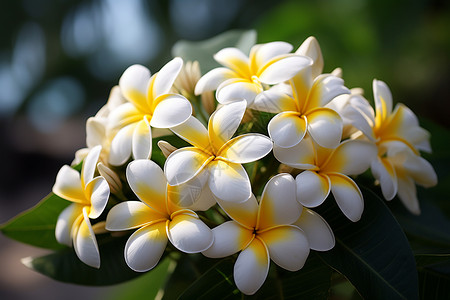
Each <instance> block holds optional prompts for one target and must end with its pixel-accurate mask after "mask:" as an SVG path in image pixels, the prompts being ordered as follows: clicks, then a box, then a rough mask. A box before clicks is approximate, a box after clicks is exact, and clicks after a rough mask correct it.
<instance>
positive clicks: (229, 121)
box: [164, 100, 272, 202]
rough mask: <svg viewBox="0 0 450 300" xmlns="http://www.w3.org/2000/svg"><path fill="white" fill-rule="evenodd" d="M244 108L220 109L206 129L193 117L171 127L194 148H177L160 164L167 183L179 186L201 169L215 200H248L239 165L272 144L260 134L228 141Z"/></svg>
mask: <svg viewBox="0 0 450 300" xmlns="http://www.w3.org/2000/svg"><path fill="white" fill-rule="evenodd" d="M245 109H246V102H245V101H244V100H242V101H239V102H235V103H231V104H228V105H226V106H223V107H222V108H220V109H218V110H217V111H215V112H214V113H213V114H212V115H211V117H210V119H209V123H208V129H206V128H204V126H203V125H202V124H201V123H200V122H199V121H198V120H196V119H195V118H194V117H191V118H190V119H188V120H187V121H186V122H185V123H183V124H181V125H179V126H176V127H173V128H171V130H172V131H173V132H174V133H175V134H177V135H178V136H180V137H181V138H183V139H184V140H186V141H187V142H189V143H190V144H192V145H193V146H194V147H186V148H181V149H178V150H176V151H174V152H172V153H171V154H170V155H169V157H168V158H167V160H166V163H165V165H164V172H165V174H166V176H167V180H168V182H169V184H170V185H175V186H176V185H180V184H183V183H185V182H187V181H189V180H191V179H192V178H194V177H195V176H197V175H198V174H199V173H200V172H201V171H202V170H203V169H205V171H207V172H208V176H209V179H208V187H209V188H210V189H211V191H212V193H213V194H214V195H215V196H216V197H217V198H220V199H222V200H225V201H236V202H243V201H245V200H246V199H248V198H249V197H250V195H251V187H250V181H249V178H248V175H247V173H246V171H245V169H244V168H243V167H242V166H241V163H247V162H252V161H255V160H258V159H260V158H262V157H264V156H265V155H267V154H268V153H269V152H270V151H271V150H272V141H271V140H270V139H269V138H268V137H266V136H264V135H261V134H246V135H242V136H237V137H235V138H232V139H231V137H232V136H233V135H234V133H235V132H236V130H237V128H238V126H239V124H240V122H241V119H242V117H243V115H244V112H245ZM230 190H233V193H230V192H229V191H230Z"/></svg>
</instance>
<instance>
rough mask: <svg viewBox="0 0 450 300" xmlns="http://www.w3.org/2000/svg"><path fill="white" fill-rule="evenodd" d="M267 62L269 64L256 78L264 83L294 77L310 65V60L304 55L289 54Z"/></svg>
mask: <svg viewBox="0 0 450 300" xmlns="http://www.w3.org/2000/svg"><path fill="white" fill-rule="evenodd" d="M269 63H270V65H269V66H268V67H266V68H265V69H264V71H263V72H262V73H261V74H260V75H259V76H258V78H259V80H260V81H261V82H264V83H266V84H277V83H280V82H283V81H286V80H289V79H291V78H292V77H294V75H295V74H297V73H298V72H300V71H301V70H302V69H304V68H307V67H308V66H310V65H311V64H312V60H311V59H310V58H309V57H306V56H300V55H293V54H291V55H286V56H285V57H283V58H281V59H276V60H274V61H271V62H269Z"/></svg>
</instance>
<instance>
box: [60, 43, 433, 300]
mask: <svg viewBox="0 0 450 300" xmlns="http://www.w3.org/2000/svg"><path fill="white" fill-rule="evenodd" d="M292 50H293V47H292V45H290V44H288V43H285V42H271V43H267V44H258V45H254V46H253V47H252V49H251V51H250V54H249V56H247V55H246V54H245V53H243V52H242V51H241V50H239V49H237V48H225V49H222V50H220V51H219V52H217V53H216V54H215V55H214V59H215V60H216V61H217V62H218V63H219V64H221V65H222V67H219V68H215V69H212V70H210V71H209V72H207V73H206V74H204V75H203V76H200V71H199V66H198V63H196V62H194V63H192V62H187V63H186V65H185V66H183V64H184V63H183V60H182V59H181V58H179V57H177V58H174V59H173V60H172V61H170V62H168V63H167V64H166V65H165V66H164V67H163V68H162V69H161V70H160V71H159V72H158V73H156V74H154V75H151V73H150V71H149V70H148V69H147V68H146V67H144V66H141V65H133V66H131V67H129V68H128V69H127V70H125V72H124V73H123V75H122V76H121V78H120V80H119V85H118V86H116V87H114V88H113V89H112V91H111V94H110V97H109V100H108V102H107V103H106V105H105V106H104V107H103V108H101V109H100V111H99V112H98V113H97V115H95V116H94V117H91V118H89V119H88V121H87V125H86V132H87V140H86V144H87V148H85V149H81V150H79V151H78V152H77V154H76V158H75V160H74V164H79V163H81V162H82V168H81V174H80V173H79V172H78V171H76V170H74V169H73V168H71V167H69V166H64V167H63V168H62V169H61V170H60V172H59V173H58V176H57V178H56V183H55V185H54V187H53V192H54V193H55V194H56V195H58V196H60V197H62V198H64V199H66V200H68V201H71V202H73V204H71V205H70V206H68V207H67V208H66V209H65V210H64V211H63V212H62V213H61V214H60V216H59V218H58V223H57V226H56V238H57V240H58V241H59V242H60V243H63V244H66V245H69V246H71V245H73V247H74V249H75V251H76V254H77V256H78V257H79V258H80V260H81V261H83V262H84V263H86V264H87V265H90V266H92V267H96V268H99V267H100V252H99V249H98V246H97V242H96V237H95V234H96V233H98V232H115V231H128V230H131V233H130V236H129V238H128V241H127V243H126V245H125V250H124V256H125V261H126V263H127V264H128V266H129V267H130V268H131V269H133V270H135V271H138V272H145V271H148V270H150V269H152V268H154V267H155V266H156V265H157V264H158V262H159V260H160V258H161V257H162V255H163V253H164V252H165V251H174V249H173V248H175V249H176V250H179V251H182V252H185V253H202V254H203V255H205V256H206V257H211V258H219V257H227V256H234V255H235V254H236V253H239V254H238V255H236V256H234V257H235V258H236V261H235V265H234V280H235V283H236V286H237V287H238V289H239V290H240V291H241V292H243V293H244V294H249V295H251V294H254V293H255V292H256V291H258V289H259V288H260V287H261V286H262V284H263V283H264V281H265V280H266V277H267V274H268V271H269V265H270V261H271V260H272V261H273V262H274V263H275V264H277V265H278V266H279V267H281V268H284V269H286V270H289V271H298V270H300V269H301V268H302V267H303V265H304V263H305V261H306V259H307V257H308V255H309V252H310V249H313V250H315V251H327V250H330V249H332V248H333V247H334V244H335V238H334V235H333V231H332V229H331V228H330V226H329V225H328V223H327V222H326V220H325V219H323V218H322V217H321V216H320V215H319V214H317V213H316V212H315V211H314V210H312V209H311V208H315V207H318V206H319V205H321V204H322V203H323V202H324V201H325V200H326V199H328V198H331V197H329V196H330V193H331V195H332V198H334V200H335V201H336V203H337V206H338V207H339V209H340V210H341V211H342V213H343V214H344V215H345V216H346V217H347V218H348V219H349V220H351V221H353V222H357V221H358V220H359V219H360V218H361V216H362V213H363V210H364V199H363V195H362V193H361V191H360V188H359V187H358V185H357V183H356V181H355V176H356V175H360V174H362V173H364V172H366V171H367V170H368V169H369V168H370V170H371V173H372V174H373V177H374V179H375V181H376V183H377V184H379V186H380V187H381V191H382V194H383V196H384V197H385V199H386V200H391V199H393V198H394V197H395V196H396V195H398V197H399V198H400V200H401V201H402V202H403V204H404V205H405V206H406V208H407V209H408V210H410V211H411V212H412V213H415V214H417V213H419V212H420V210H419V204H418V199H417V196H416V187H415V184H419V185H422V186H425V187H429V186H433V185H435V184H436V183H437V178H436V174H435V172H434V170H433V168H432V166H431V165H430V164H429V163H428V162H427V161H426V160H425V159H423V158H422V157H421V156H420V152H419V151H428V152H429V151H431V147H430V144H429V133H428V132H427V131H426V130H424V129H423V128H421V127H420V126H419V123H418V120H417V117H416V116H415V115H414V113H413V112H412V111H411V110H409V109H408V108H407V107H406V106H404V105H402V104H399V105H397V106H396V107H395V109H393V100H392V95H391V92H390V90H389V88H388V87H387V85H386V84H385V83H384V82H382V81H378V80H374V81H373V93H374V100H375V110H374V109H373V108H372V106H371V105H370V103H369V102H368V101H367V100H366V99H365V98H364V97H363V96H362V94H361V93H358V89H352V90H350V89H349V88H347V87H346V86H345V85H344V81H343V79H342V78H341V71H340V69H336V70H335V71H333V72H332V73H330V74H323V65H324V62H323V57H322V53H321V50H320V46H319V44H318V42H317V40H316V39H315V38H314V37H309V38H308V39H306V40H305V41H304V42H303V43H302V45H301V46H300V47H299V48H298V49H297V50H296V51H295V52H292ZM213 92H215V97H214V96H213V95H214V94H213ZM169 138H170V141H171V143H169V142H168V141H167V140H169ZM174 141H175V142H174ZM156 145H158V147H156ZM158 155H159V156H158ZM156 156H158V157H159V158H157V157H156ZM153 157H155V158H153ZM161 157H162V160H161ZM95 174H98V176H97V177H94V175H95ZM328 201H331V200H328ZM208 212H214V213H208ZM101 216H102V217H101ZM92 224H93V225H92ZM168 241H170V244H171V245H172V246H173V247H172V246H170V245H168Z"/></svg>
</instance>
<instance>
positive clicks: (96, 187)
mask: <svg viewBox="0 0 450 300" xmlns="http://www.w3.org/2000/svg"><path fill="white" fill-rule="evenodd" d="M86 192H87V193H88V194H89V195H90V198H91V210H90V212H89V218H91V219H96V218H98V217H99V216H100V215H101V214H102V212H103V210H104V209H105V207H106V204H107V203H108V199H109V185H108V182H107V181H106V179H105V178H103V177H100V176H98V177H95V178H94V179H93V180H91V181H90V182H89V183H88V185H87V186H86Z"/></svg>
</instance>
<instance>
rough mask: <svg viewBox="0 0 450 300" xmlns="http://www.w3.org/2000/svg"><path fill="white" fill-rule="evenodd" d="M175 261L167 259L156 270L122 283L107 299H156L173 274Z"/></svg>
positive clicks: (110, 292) (109, 293)
mask: <svg viewBox="0 0 450 300" xmlns="http://www.w3.org/2000/svg"><path fill="white" fill-rule="evenodd" d="M175 265H176V263H175V261H173V260H171V259H170V258H166V259H164V260H163V261H161V262H160V263H159V264H158V265H157V266H156V267H155V268H154V269H152V270H151V271H149V272H147V273H145V274H143V275H142V276H140V277H138V278H136V279H133V280H131V281H129V282H125V283H122V284H120V285H118V286H116V287H114V288H113V289H112V290H111V291H109V292H108V296H107V299H110V300H122V299H126V300H142V299H155V298H156V296H157V295H158V293H159V292H160V290H161V288H162V287H163V286H164V283H165V281H166V279H167V277H168V276H169V275H170V273H171V272H173V269H174V267H175Z"/></svg>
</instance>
